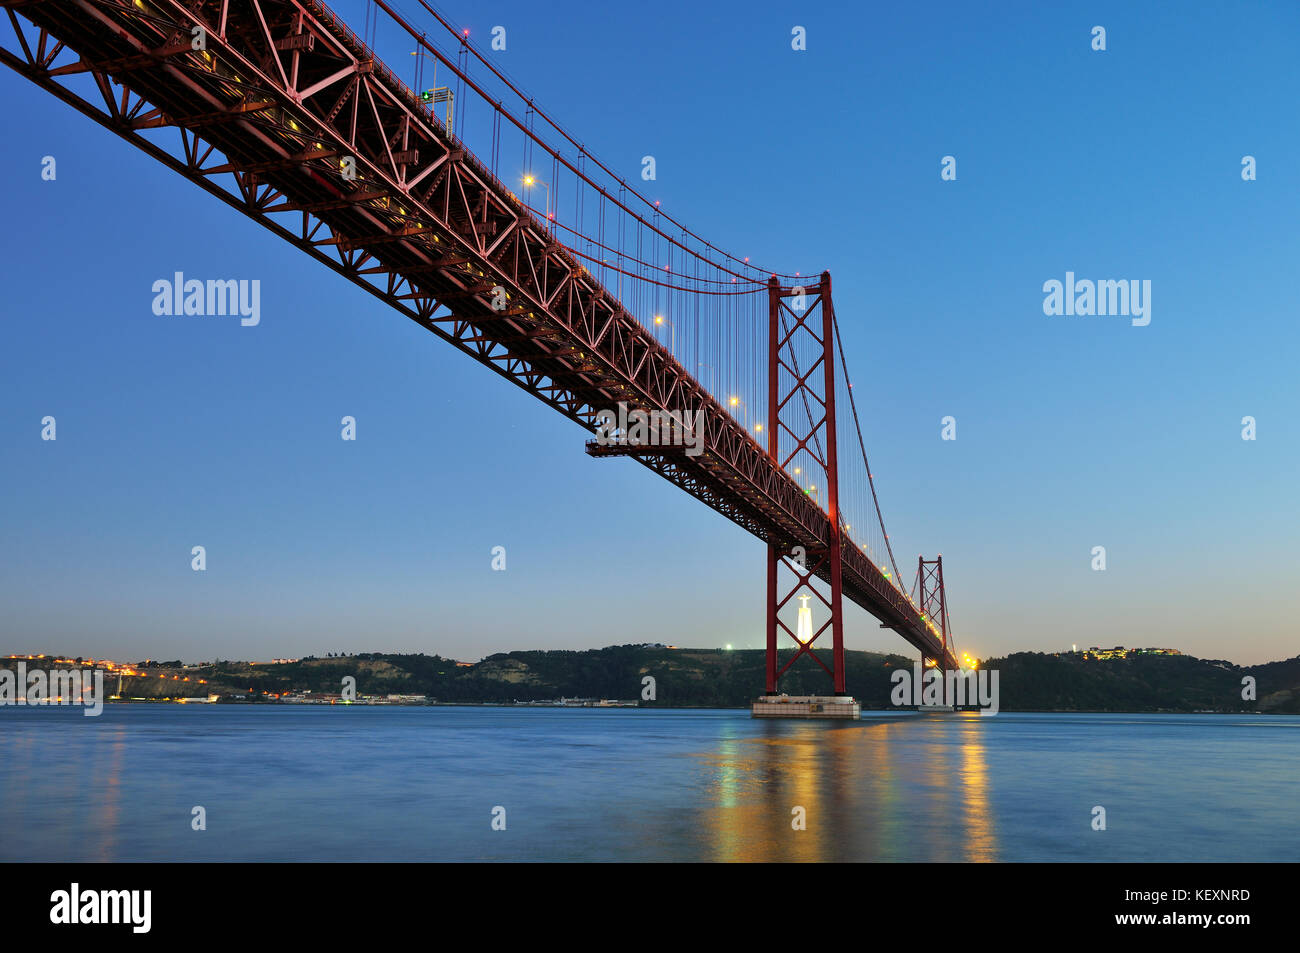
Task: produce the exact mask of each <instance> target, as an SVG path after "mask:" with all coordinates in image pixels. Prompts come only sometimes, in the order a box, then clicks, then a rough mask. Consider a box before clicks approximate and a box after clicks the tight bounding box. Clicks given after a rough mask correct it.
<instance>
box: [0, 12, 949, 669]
mask: <svg viewBox="0 0 1300 953" xmlns="http://www.w3.org/2000/svg"><path fill="white" fill-rule="evenodd" d="M417 2H419V3H420V6H421V8H422V17H424V18H426V19H427V22H426V24H425V25H426V26H429V27H431V28H432V31H433V32H434V34H435V39H434V40H430V39H429V38H428V35H427V33H422V32H419V31H418V30H417V29H416V27H415V26H413V25H412V24H411V23H410V22H408V19H406V18H404V17H403V16H401V15H399V14H398V13H397V12H396V11H395V10H394V9H392V7H391V6H390V4H389V3H387V2H385V0H373V3H372V4H371V5H370V6H369V7H368V11H369V13H368V15H367V20H366V27H365V32H367V33H369V32H370V30H371V28H372V20H371V16H370V14H373V17H374V18H375V21H376V25H377V19H378V17H379V16H380V15H381V14H382V15H384V16H386V17H387V18H388V19H389V20H390V21H391V23H392V24H396V26H397V27H398V28H399V29H400V31H401V33H402V34H404V35H405V37H409V40H410V44H411V46H412V47H413V50H412V55H413V56H414V57H415V59H414V61H413V65H414V80H415V87H416V88H415V89H412V88H411V87H409V86H408V85H406V84H405V83H404V82H403V81H401V80H399V79H398V77H397V75H396V74H395V73H394V72H393V71H392V70H391V69H390V68H389V67H387V66H386V65H385V64H384V63H383V62H381V61H380V60H379V59H378V58H377V57H376V56H375V54H374V53H373V52H372V50H371V48H370V46H369V45H367V43H366V42H363V40H362V39H361V38H360V37H358V36H357V35H356V33H354V32H353V30H352V29H350V28H349V27H348V26H347V24H346V23H344V22H343V21H342V20H341V19H340V18H339V17H338V16H336V15H335V14H334V13H333V12H332V11H331V10H330V9H329V8H328V7H326V6H325V5H324V4H323V3H319V2H316V0H0V6H2V7H4V8H5V12H6V15H7V19H8V23H9V26H10V28H11V29H10V30H9V31H6V34H5V36H4V38H3V40H0V43H2V44H3V45H0V59H3V62H4V63H5V65H7V66H9V67H10V68H11V69H13V70H14V71H16V72H18V73H20V74H22V75H23V76H25V77H26V78H27V79H29V80H31V81H32V82H34V83H36V84H37V85H39V86H40V87H42V88H43V89H45V90H46V91H48V92H49V93H51V94H52V95H54V96H56V97H58V98H59V99H61V100H62V101H63V102H65V103H67V104H68V105H70V106H72V107H74V108H75V109H77V110H79V111H81V112H82V113H84V114H85V115H87V116H89V117H90V118H92V119H94V120H95V121H96V122H98V123H100V124H101V125H102V126H104V127H105V128H107V129H109V130H111V131H112V132H114V133H116V134H117V135H118V136H120V137H121V138H122V139H125V140H126V141H127V142H129V143H130V144H132V145H134V146H135V147H137V148H139V149H141V150H143V151H144V152H146V153H148V154H149V155H150V156H152V157H153V158H155V159H157V160H158V161H159V162H161V163H163V164H164V165H166V166H168V167H169V168H171V169H172V170H174V171H175V172H178V173H180V174H181V175H183V176H185V177H186V178H188V179H190V180H191V181H192V182H194V183H195V184H197V185H198V186H200V187H201V188H203V189H205V190H206V191H207V192H209V193H211V194H212V195H214V196H216V197H217V198H219V199H221V200H222V201H223V202H226V203H227V204H229V205H230V206H232V207H234V208H236V209H238V210H239V211H240V212H242V213H244V214H245V215H247V216H248V217H250V218H252V219H254V220H255V221H257V222H259V223H260V224H262V225H263V226H265V227H266V228H268V229H270V230H271V231H272V232H274V233H275V234H277V235H279V236H280V237H281V238H283V239H284V240H285V241H287V242H290V243H292V244H293V245H295V246H297V247H298V248H299V249H300V250H301V251H303V252H304V253H306V254H308V255H311V256H312V257H313V258H315V259H316V260H317V261H319V262H321V263H322V264H324V265H327V266H328V267H330V268H332V269H333V270H334V271H336V272H338V273H339V274H341V275H343V276H344V277H346V278H347V279H349V280H350V281H352V282H354V283H356V284H357V285H359V286H361V287H362V288H364V289H366V290H367V291H369V292H371V293H372V294H374V295H375V296H376V297H378V298H380V299H382V300H383V301H384V302H386V303H387V304H388V305H389V306H391V307H393V308H395V309H396V310H398V311H400V312H401V313H403V314H404V315H406V316H407V317H408V318H410V319H411V320H412V321H415V322H417V323H418V324H420V325H421V326H422V327H424V328H426V329H428V330H429V331H430V332H432V333H433V334H435V335H437V336H438V337H440V338H442V339H443V340H444V341H446V342H447V343H449V344H451V345H453V346H454V347H456V348H458V349H459V350H461V351H463V352H465V353H466V354H468V355H470V356H471V357H473V358H474V359H475V360H476V361H479V362H480V363H482V364H483V365H485V366H487V367H489V368H491V369H492V370H493V371H495V372H496V373H498V374H500V375H501V376H502V377H504V378H506V379H507V380H510V381H512V382H513V383H515V384H517V385H518V386H520V387H522V388H524V389H525V390H527V391H528V392H529V393H531V394H533V395H534V396H535V397H537V398H538V399H539V400H541V401H543V402H545V403H546V404H548V405H549V406H551V407H552V408H554V409H555V410H556V411H558V412H559V413H561V414H563V415H564V416H566V417H568V418H569V419H571V420H574V421H576V422H577V423H579V424H581V425H582V426H584V427H585V428H587V430H588V431H589V432H591V431H599V430H600V422H601V420H602V419H603V418H602V414H603V413H605V412H609V411H615V412H617V411H618V409H619V408H620V407H621V408H622V409H623V410H624V411H625V412H626V414H627V415H629V417H630V418H631V419H636V418H637V415H638V413H639V414H645V415H652V414H653V415H657V416H656V417H655V419H657V420H658V419H667V420H670V421H674V422H673V423H672V424H671V425H670V429H672V431H673V432H672V435H673V436H676V437H677V438H679V439H678V440H677V441H676V442H674V441H672V440H669V441H667V442H666V443H665V442H663V441H661V442H657V443H648V442H645V441H638V440H636V439H634V438H633V437H632V435H631V434H630V431H631V430H633V429H635V428H625V429H620V430H617V431H611V432H609V433H606V434H604V435H605V436H611V435H612V436H613V437H614V439H612V440H597V441H592V442H591V443H589V444H588V452H589V453H591V454H592V455H593V456H597V457H604V456H628V457H631V458H632V459H634V460H636V461H637V462H638V463H639V464H641V465H643V466H645V467H648V468H649V469H651V470H653V471H654V472H655V473H657V474H659V475H660V476H661V477H663V478H664V479H666V480H668V481H669V482H671V483H673V484H675V485H676V486H678V487H680V488H681V489H683V490H685V491H686V492H687V493H690V494H691V495H692V496H694V497H696V498H697V499H699V500H701V501H703V502H704V503H706V504H708V505H709V506H710V507H712V508H713V509H715V510H716V511H718V512H719V513H721V514H723V515H724V516H726V517H727V518H728V519H730V520H732V521H733V522H735V523H737V524H738V525H740V526H742V527H743V528H744V529H746V530H748V531H749V532H750V533H752V534H753V535H754V536H757V537H758V538H759V539H761V540H762V541H763V542H764V543H766V544H767V679H766V682H767V684H766V689H767V692H768V693H769V694H770V693H773V692H775V691H776V690H777V686H778V680H779V678H780V676H781V675H782V674H783V673H784V672H785V671H786V670H787V669H788V668H789V667H790V666H791V665H793V664H794V663H795V662H796V661H797V660H798V659H799V658H801V657H803V656H805V655H807V656H808V657H810V658H812V659H813V660H814V662H815V663H816V664H817V665H820V666H821V667H822V668H824V669H825V670H826V672H827V673H828V674H829V675H830V677H831V680H832V682H833V686H834V692H835V694H837V695H843V694H844V693H845V684H844V605H843V600H844V599H848V600H850V601H851V602H853V603H856V604H857V605H859V606H861V607H862V608H864V609H865V610H867V612H869V613H870V614H871V615H873V616H874V617H875V618H876V619H878V620H879V621H880V623H881V626H882V627H883V628H889V629H893V630H894V631H896V632H897V633H898V634H899V635H901V636H902V637H903V639H905V640H906V641H907V642H908V643H910V644H911V645H912V646H913V647H915V648H916V649H917V650H918V651H919V652H920V654H921V658H922V664H923V665H926V664H932V665H935V666H937V667H939V668H940V669H942V670H945V671H946V670H954V669H957V668H959V663H958V660H957V655H956V650H955V647H954V645H953V643H952V638H951V633H950V631H949V622H948V612H947V606H946V594H945V590H944V586H943V566H942V558H941V557H939V558H936V559H935V560H924V559H918V567H917V573H916V576H915V579H914V586H913V590H912V592H910V593H909V592H908V591H907V589H906V588H905V586H904V582H903V577H902V575H901V574H900V572H899V568H898V564H897V563H896V561H895V559H894V553H893V547H892V545H891V542H890V539H889V536H888V534H887V533H886V532H885V528H884V520H883V517H882V516H881V512H880V505H879V501H878V500H877V498H876V491H875V485H874V481H873V479H872V473H871V470H870V467H869V466H868V463H867V455H866V445H865V442H864V440H863V438H862V433H861V428H860V424H859V420H858V410H857V406H856V404H855V402H854V397H853V390H852V384H851V383H850V381H849V377H848V369H847V366H846V364H845V360H844V350H843V345H842V342H841V340H840V334H839V327H838V324H837V322H836V317H835V308H834V305H833V300H832V294H831V278H830V275H829V274H828V273H826V272H822V273H821V274H820V275H817V276H811V275H809V276H802V275H800V274H798V273H795V274H793V275H791V274H785V273H782V272H779V271H773V270H768V269H765V268H761V267H759V266H758V265H757V264H755V263H752V262H750V260H749V259H748V258H738V257H735V256H733V255H730V254H728V253H726V252H724V251H722V250H721V249H719V248H717V247H715V246H714V245H712V244H710V243H709V242H707V241H705V240H704V239H703V238H701V237H699V236H698V235H696V234H695V233H693V232H692V231H690V230H689V229H687V228H686V227H685V226H684V225H682V224H681V223H680V222H678V221H676V220H675V219H673V218H671V217H670V216H668V215H667V214H666V213H664V212H663V211H662V210H661V209H660V208H659V207H658V203H655V202H652V201H650V200H649V199H647V198H646V197H644V196H643V195H641V194H640V193H639V192H637V191H636V190H635V189H633V188H631V187H630V186H629V185H628V184H627V183H626V182H625V181H624V180H623V179H621V178H619V177H618V176H617V175H616V174H615V173H614V172H612V171H611V170H610V169H609V168H607V167H606V166H605V165H604V164H602V163H601V162H599V161H598V160H597V159H596V158H594V157H593V156H592V155H590V154H589V153H588V152H587V151H586V150H585V149H584V148H583V147H582V145H581V144H580V142H579V141H578V140H577V139H575V138H574V137H573V136H572V135H570V134H569V133H568V132H567V131H566V130H565V129H563V128H562V127H561V126H560V125H559V124H558V123H557V122H555V121H554V120H553V119H551V118H550V117H549V116H548V115H547V114H546V113H544V112H543V111H542V110H540V109H539V108H537V106H536V104H535V103H534V102H533V101H532V100H531V99H530V98H529V97H528V96H527V95H526V94H525V93H524V92H522V91H521V90H520V88H519V87H518V86H517V84H516V83H515V82H513V81H512V80H511V79H510V78H509V77H507V76H506V75H505V74H504V73H502V72H501V71H500V70H499V69H497V68H495V67H494V66H493V65H492V64H491V62H489V59H488V58H487V57H485V56H484V55H482V54H481V53H480V52H479V51H478V49H477V47H475V46H474V45H472V44H471V43H470V41H469V38H468V34H467V32H464V31H458V30H457V29H456V28H455V27H453V26H452V25H451V24H449V23H448V22H447V20H446V19H445V18H444V17H443V16H442V15H440V14H439V13H438V12H437V11H436V10H435V9H434V8H432V7H431V6H429V5H428V4H427V3H425V2H424V0H417ZM372 42H373V41H372ZM429 67H431V68H432V69H431V77H430V79H429V81H428V85H427V87H426V84H425V81H424V76H425V74H426V72H427V71H428V68H429ZM470 143H473V144H474V147H475V150H474V151H471V149H470V147H469V144H470ZM503 174H504V175H506V178H507V179H508V180H509V184H507V182H506V181H503V179H502V178H501V177H500V176H501V175H503ZM539 190H540V198H539ZM696 412H698V414H699V415H698V418H695V417H693V415H694V414H695V413H696ZM674 415H675V416H674ZM629 417H625V418H624V419H629ZM692 419H693V420H695V426H694V430H693V431H690V432H689V436H692V437H694V438H695V440H697V441H698V449H699V452H696V453H691V452H688V450H689V449H690V448H689V447H687V446H686V445H685V442H684V441H683V439H680V438H683V437H684V436H686V435H688V434H686V433H684V432H683V431H684V430H685V428H686V427H687V426H688V424H686V423H684V421H687V420H692ZM674 428H675V429H674ZM797 595H812V596H813V597H814V598H816V599H818V600H820V603H821V607H820V609H819V611H818V617H819V618H821V619H824V621H823V622H822V624H821V625H820V627H818V628H816V629H815V630H813V631H811V634H809V633H807V632H805V633H796V631H795V630H794V629H793V628H791V626H790V625H789V624H788V619H789V617H790V615H791V613H792V610H793V608H794V607H793V605H792V601H793V599H794V597H795V596H797ZM783 633H784V635H785V636H788V639H789V640H793V642H794V646H793V650H791V649H790V648H789V647H788V646H789V642H788V641H786V640H785V639H784V638H783V635H782V634H783ZM801 634H802V638H801V637H800V635H801ZM828 634H829V641H830V642H831V652H830V654H829V659H827V658H825V657H824V656H825V654H826V653H824V652H823V653H822V654H820V655H819V654H817V652H815V651H814V650H813V648H814V643H815V642H816V641H817V640H818V639H819V638H823V641H822V642H821V643H819V647H824V646H825V639H824V637H825V636H827V635H828ZM783 644H784V645H785V646H787V648H786V649H785V654H784V656H783V655H782V652H781V648H782V645H783Z"/></svg>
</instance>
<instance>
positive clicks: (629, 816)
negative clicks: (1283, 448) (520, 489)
mask: <svg viewBox="0 0 1300 953" xmlns="http://www.w3.org/2000/svg"><path fill="white" fill-rule="evenodd" d="M1298 777H1300V718H1295V717H1284V716H1277V717H1268V716H1249V715H1246V716H1220V715H1057V714H1015V713H1002V714H999V715H996V716H993V717H980V716H978V715H975V714H970V715H966V714H924V715H919V714H915V713H897V714H887V715H870V714H865V715H864V720H863V721H861V722H857V723H852V722H850V723H831V722H774V721H754V720H751V719H750V718H749V715H748V713H747V712H742V711H654V710H637V709H605V710H599V709H546V708H529V709H524V708H520V709H509V708H472V707H466V708H454V707H433V708H392V707H368V708H367V707H346V708H344V707H319V708H318V707H292V706H247V707H245V706H235V705H210V706H209V705H110V706H108V707H107V708H106V709H105V711H104V714H103V715H102V716H100V717H98V718H87V717H85V716H84V715H83V714H82V712H81V710H80V709H57V708H43V709H33V708H3V709H0V818H2V819H3V824H2V826H0V860H5V861H13V860H40V861H142V860H180V861H230V860H274V861H293V860H323V861H385V860H391V861H441V860H562V861H564V860H567V861H587V860H599V861H610V860H630V861H709V860H721V861H730V860H750V861H758V860H799V861H843V860H847V861H995V860H996V861H1030V860H1049V861H1051V860H1056V861H1111V860H1113V861H1148V860H1149V861H1211V860H1220V861H1266V860H1267V861H1295V860H1300V812H1297V810H1296V804H1297V795H1296V784H1297V780H1298ZM196 806H201V807H203V808H204V809H205V812H206V823H207V829H206V830H201V831H196V830H193V829H192V818H193V816H194V813H193V809H194V808H195V807H196ZM1096 806H1101V807H1104V808H1105V811H1106V814H1105V820H1106V829H1105V830H1104V831H1098V830H1094V829H1093V816H1094V815H1093V809H1094V807H1096ZM497 808H502V809H504V812H502V811H495V815H496V816H497V817H500V816H501V815H502V813H504V823H505V829H504V830H494V829H493V827H492V823H493V818H494V809H497ZM799 808H801V809H802V812H800V811H798V810H796V809H799ZM800 816H802V817H803V818H804V819H805V822H806V829H804V830H795V829H794V824H795V822H796V821H797V820H798V818H799V817H800Z"/></svg>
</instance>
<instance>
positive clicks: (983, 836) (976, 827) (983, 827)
mask: <svg viewBox="0 0 1300 953" xmlns="http://www.w3.org/2000/svg"><path fill="white" fill-rule="evenodd" d="M983 717H986V716H983V715H979V714H977V713H974V712H964V713H963V714H962V715H961V716H960V718H961V766H960V768H959V770H958V773H957V784H958V786H959V788H960V790H961V792H962V805H963V807H964V810H963V812H962V820H963V822H964V825H965V835H966V856H965V857H964V858H963V859H964V860H967V861H971V862H979V863H987V862H991V861H995V860H997V859H998V849H997V848H998V843H997V834H996V832H995V831H994V827H993V811H992V810H991V809H990V808H989V765H988V757H987V751H986V750H985V748H984V731H985V728H984V726H983V725H982V724H980V719H981V718H983Z"/></svg>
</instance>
